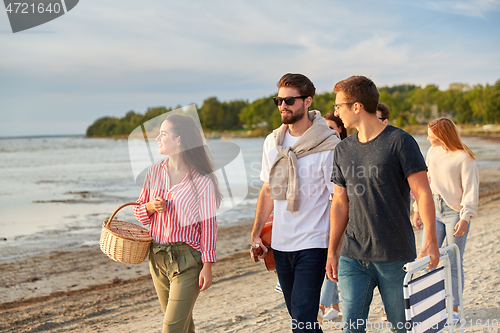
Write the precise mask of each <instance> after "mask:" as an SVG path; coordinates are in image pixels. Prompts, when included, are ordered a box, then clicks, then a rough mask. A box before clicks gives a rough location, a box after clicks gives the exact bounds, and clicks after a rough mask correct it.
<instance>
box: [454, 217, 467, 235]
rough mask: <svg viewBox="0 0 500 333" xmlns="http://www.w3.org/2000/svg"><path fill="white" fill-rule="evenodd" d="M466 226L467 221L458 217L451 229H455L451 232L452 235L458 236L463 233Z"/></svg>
mask: <svg viewBox="0 0 500 333" xmlns="http://www.w3.org/2000/svg"><path fill="white" fill-rule="evenodd" d="M468 226H469V222H467V221H466V220H463V219H460V221H458V222H457V224H455V228H454V229H453V230H455V233H454V234H453V236H455V237H460V236H463V235H465V232H466V231H467V227H468Z"/></svg>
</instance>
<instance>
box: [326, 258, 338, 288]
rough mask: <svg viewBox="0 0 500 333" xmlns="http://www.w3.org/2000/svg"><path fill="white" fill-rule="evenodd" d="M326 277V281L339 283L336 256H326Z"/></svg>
mask: <svg viewBox="0 0 500 333" xmlns="http://www.w3.org/2000/svg"><path fill="white" fill-rule="evenodd" d="M325 269H326V276H327V277H328V280H332V281H333V282H339V278H338V272H339V257H338V256H336V255H328V258H327V259H326V268H325Z"/></svg>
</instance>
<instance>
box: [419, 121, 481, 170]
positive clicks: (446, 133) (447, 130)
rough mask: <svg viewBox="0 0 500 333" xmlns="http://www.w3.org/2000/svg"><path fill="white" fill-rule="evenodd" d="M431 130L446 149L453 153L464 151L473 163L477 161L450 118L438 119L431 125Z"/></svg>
mask: <svg viewBox="0 0 500 333" xmlns="http://www.w3.org/2000/svg"><path fill="white" fill-rule="evenodd" d="M429 128H430V129H431V131H432V133H433V134H434V135H435V136H436V138H438V139H439V141H441V142H442V143H443V144H444V145H445V147H446V149H448V150H451V151H457V150H464V151H465V152H466V153H467V155H469V158H470V160H471V161H472V160H474V159H475V156H474V153H473V152H472V150H470V149H469V147H467V146H466V145H465V144H464V143H463V142H462V140H461V139H460V136H459V135H458V131H457V127H456V126H455V123H454V122H453V121H451V120H450V119H448V118H438V119H436V120H433V121H431V122H430V123H429Z"/></svg>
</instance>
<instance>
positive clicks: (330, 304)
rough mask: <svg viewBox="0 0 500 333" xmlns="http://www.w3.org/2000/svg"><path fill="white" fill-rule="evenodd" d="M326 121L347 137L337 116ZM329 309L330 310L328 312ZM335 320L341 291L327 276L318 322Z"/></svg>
mask: <svg viewBox="0 0 500 333" xmlns="http://www.w3.org/2000/svg"><path fill="white" fill-rule="evenodd" d="M325 120H326V124H327V125H328V127H330V128H331V129H332V130H334V131H337V132H338V133H339V134H340V139H341V140H344V139H345V138H346V137H347V130H346V128H345V126H344V123H343V122H342V119H340V118H339V117H337V116H335V115H334V114H333V113H327V114H325ZM330 200H331V199H330ZM327 308H329V309H328V310H327ZM335 318H342V312H340V306H339V290H338V286H337V282H334V281H332V280H328V278H327V277H326V276H325V279H324V280H323V285H322V286H321V297H320V301H319V311H318V320H319V321H320V322H321V321H323V320H332V319H335Z"/></svg>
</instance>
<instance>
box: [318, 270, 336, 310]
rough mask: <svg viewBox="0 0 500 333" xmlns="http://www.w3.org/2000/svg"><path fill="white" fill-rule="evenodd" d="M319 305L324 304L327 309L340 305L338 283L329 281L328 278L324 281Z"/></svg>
mask: <svg viewBox="0 0 500 333" xmlns="http://www.w3.org/2000/svg"><path fill="white" fill-rule="evenodd" d="M319 304H323V305H324V306H326V307H330V306H332V305H335V304H339V290H338V288H337V282H334V281H332V280H328V278H327V277H326V276H325V279H324V280H323V285H322V286H321V297H320V300H319Z"/></svg>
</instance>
